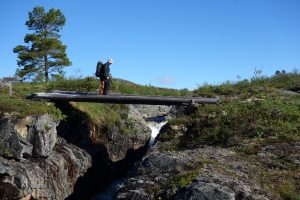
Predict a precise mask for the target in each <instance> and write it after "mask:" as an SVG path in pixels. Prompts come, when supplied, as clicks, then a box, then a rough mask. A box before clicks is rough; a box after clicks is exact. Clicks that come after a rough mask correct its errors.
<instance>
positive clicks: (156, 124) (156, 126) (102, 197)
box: [91, 118, 167, 200]
mask: <svg viewBox="0 0 300 200" xmlns="http://www.w3.org/2000/svg"><path fill="white" fill-rule="evenodd" d="M146 123H147V126H148V127H149V128H150V129H151V139H150V141H149V144H148V146H149V147H151V146H153V144H154V142H155V138H156V136H157V135H158V133H159V131H160V129H161V128H162V127H163V126H164V125H165V124H166V123H167V121H166V120H165V118H157V119H152V120H151V121H146ZM123 180H124V178H120V179H117V180H114V181H113V182H112V183H111V184H110V185H108V186H107V187H106V188H105V189H104V190H103V192H101V193H100V194H98V195H96V196H94V197H92V198H91V200H112V195H113V191H114V188H115V187H116V186H117V185H118V184H120V183H122V181H123Z"/></svg>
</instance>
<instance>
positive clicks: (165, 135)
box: [116, 72, 300, 200]
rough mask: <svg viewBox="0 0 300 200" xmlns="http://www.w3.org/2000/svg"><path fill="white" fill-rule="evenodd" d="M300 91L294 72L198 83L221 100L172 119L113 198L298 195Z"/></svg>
mask: <svg viewBox="0 0 300 200" xmlns="http://www.w3.org/2000/svg"><path fill="white" fill-rule="evenodd" d="M299 89H300V74H299V73H298V72H293V73H289V74H286V73H284V74H282V73H278V74H276V75H274V76H272V77H255V78H253V79H252V80H242V81H238V82H236V83H231V82H226V83H224V84H221V85H216V86H213V85H204V86H202V87H200V88H198V89H197V90H195V91H193V93H194V94H196V95H203V96H219V97H220V99H221V101H220V103H219V104H217V105H200V106H198V109H197V110H196V111H195V112H192V113H189V114H187V115H186V114H180V113H179V114H178V116H177V117H176V118H173V119H172V120H171V121H170V122H169V123H168V124H167V125H166V126H165V127H164V128H163V129H162V130H161V134H160V136H159V138H158V142H157V144H156V146H155V148H154V149H153V151H151V152H149V153H148V155H147V156H145V158H144V159H143V161H142V163H141V164H140V165H139V170H138V173H137V174H136V175H135V176H134V177H132V178H130V179H129V180H128V181H127V182H126V183H125V184H124V185H122V186H120V187H119V188H118V189H117V193H116V198H117V199H122V198H121V197H124V196H126V198H132V197H133V196H134V195H138V196H140V197H146V196H148V197H150V199H152V198H154V199H159V198H162V199H293V200H299V199H300V184H299V183H300V90H299ZM160 169H163V170H160ZM133 190H134V191H136V192H135V194H133V193H131V192H129V191H133Z"/></svg>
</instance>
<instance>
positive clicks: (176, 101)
mask: <svg viewBox="0 0 300 200" xmlns="http://www.w3.org/2000/svg"><path fill="white" fill-rule="evenodd" d="M26 98H27V99H30V100H46V101H73V102H94V103H113V104H147V105H178V106H190V105H195V104H216V103H217V102H218V99H217V98H204V97H192V96H191V97H173V96H137V95H122V94H110V95H98V94H96V93H91V92H73V91H54V92H50V93H35V94H29V95H27V96H26Z"/></svg>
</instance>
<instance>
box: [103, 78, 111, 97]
mask: <svg viewBox="0 0 300 200" xmlns="http://www.w3.org/2000/svg"><path fill="white" fill-rule="evenodd" d="M109 90H110V80H109V79H108V80H106V81H105V84H104V95H107V94H108V92H109Z"/></svg>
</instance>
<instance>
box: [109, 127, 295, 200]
mask: <svg viewBox="0 0 300 200" xmlns="http://www.w3.org/2000/svg"><path fill="white" fill-rule="evenodd" d="M161 131H162V133H161V134H160V135H159V137H161V139H158V142H157V143H156V144H155V146H154V147H153V148H152V149H151V150H150V151H148V153H147V155H146V156H145V157H144V158H143V159H142V161H141V162H140V163H139V164H138V165H137V171H136V173H135V174H134V175H133V176H132V177H131V178H129V179H127V180H126V181H124V182H123V183H121V184H119V185H118V186H117V188H116V191H115V194H114V199H118V200H120V199H124V200H125V199H176V200H180V199H187V200H189V199H190V200H193V199H199V200H202V199H203V200H217V199H220V200H221V199H222V200H223V199H228V200H234V199H240V200H242V199H244V200H250V199H257V200H261V199H262V200H267V199H276V197H274V196H273V194H269V193H267V192H266V191H265V190H264V188H262V187H261V185H260V182H259V180H260V177H259V174H258V173H257V169H258V168H263V166H261V165H268V164H264V160H265V161H266V162H267V159H266V158H268V157H272V158H273V157H274V156H275V155H276V156H278V157H280V155H281V154H282V152H281V151H280V150H278V149H287V150H288V148H287V145H284V147H286V148H283V147H281V148H277V147H273V146H272V145H271V146H267V147H266V148H267V149H263V151H262V155H260V157H261V160H259V159H257V160H252V159H249V158H245V157H244V156H243V155H241V154H240V153H236V152H235V151H234V150H232V149H229V148H221V147H217V146H209V145H202V146H199V147H196V148H194V149H180V148H179V147H176V146H175V145H174V143H175V142H176V141H177V140H178V137H180V136H182V135H183V134H185V132H186V127H181V126H175V125H167V126H165V127H164V128H163V129H162V130H161ZM168 132H172V133H176V134H175V135H173V139H166V138H168V136H164V134H165V133H168ZM297 145H298V143H296V144H295V147H294V148H293V149H294V152H292V154H293V155H294V156H291V157H290V158H289V159H290V160H291V162H292V163H294V164H295V165H297V163H298V160H299V159H298V156H299V154H298V153H297ZM289 147H291V145H289ZM266 152H267V153H266ZM258 155H259V154H258ZM270 166H274V165H270Z"/></svg>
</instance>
